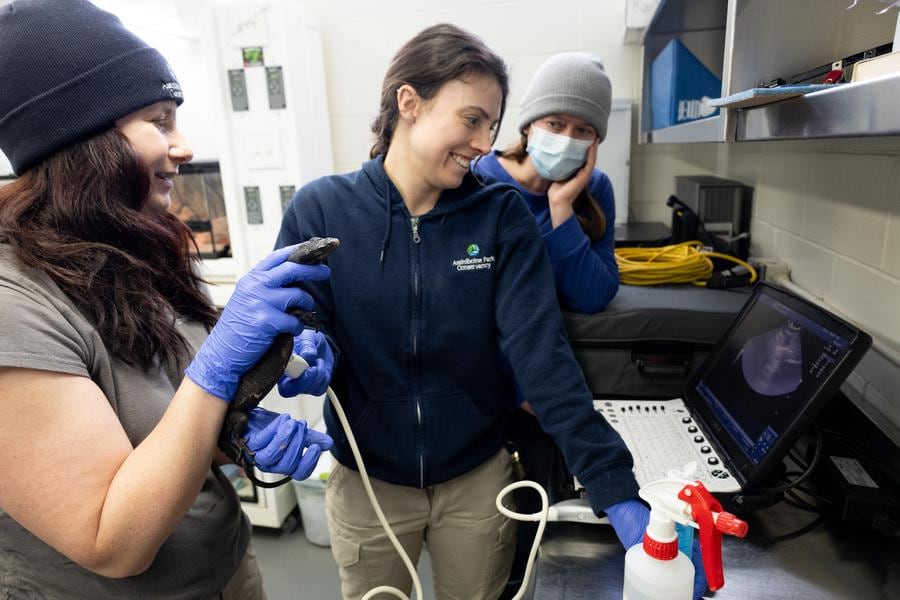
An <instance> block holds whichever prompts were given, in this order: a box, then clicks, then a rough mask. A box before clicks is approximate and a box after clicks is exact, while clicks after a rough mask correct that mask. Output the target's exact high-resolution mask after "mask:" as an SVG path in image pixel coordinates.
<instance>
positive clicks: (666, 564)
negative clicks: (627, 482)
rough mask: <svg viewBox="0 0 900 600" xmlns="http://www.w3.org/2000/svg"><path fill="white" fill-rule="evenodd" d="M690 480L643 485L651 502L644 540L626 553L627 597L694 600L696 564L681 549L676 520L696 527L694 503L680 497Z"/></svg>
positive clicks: (642, 493) (635, 599)
mask: <svg viewBox="0 0 900 600" xmlns="http://www.w3.org/2000/svg"><path fill="white" fill-rule="evenodd" d="M686 484H687V485H690V483H689V482H685V481H676V480H674V479H663V480H660V481H654V482H653V483H650V484H648V485H645V486H644V487H642V488H641V491H640V492H639V494H640V496H641V498H643V499H644V500H646V501H647V503H648V504H650V522H649V523H648V525H647V532H646V534H645V535H644V543H643V544H637V545H635V546H632V547H631V548H630V549H629V550H628V552H627V553H625V587H624V589H623V593H622V598H623V600H692V598H693V595H694V564H693V563H692V562H691V560H690V559H689V558H688V557H687V556H685V555H684V554H682V553H681V552H679V551H678V536H677V535H676V533H675V522H676V521H677V522H679V523H682V524H685V525H692V526H694V527H696V524H695V523H694V522H693V519H692V518H691V513H690V506H688V505H687V503H685V502H683V501H682V500H679V499H678V492H680V491H681V490H682V489H683V488H684V487H685V485H686Z"/></svg>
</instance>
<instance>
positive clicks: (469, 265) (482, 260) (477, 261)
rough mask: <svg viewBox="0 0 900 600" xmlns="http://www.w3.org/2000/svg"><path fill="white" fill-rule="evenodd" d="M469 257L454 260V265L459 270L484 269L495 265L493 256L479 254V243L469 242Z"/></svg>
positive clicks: (467, 252) (467, 248) (467, 251)
mask: <svg viewBox="0 0 900 600" xmlns="http://www.w3.org/2000/svg"><path fill="white" fill-rule="evenodd" d="M466 254H467V255H468V258H458V259H456V260H454V261H453V266H454V267H456V270H457V271H480V270H483V269H488V270H490V268H491V267H493V266H494V257H493V256H478V255H479V254H481V248H479V247H478V244H469V245H468V246H467V247H466Z"/></svg>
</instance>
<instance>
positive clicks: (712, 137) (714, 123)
mask: <svg viewBox="0 0 900 600" xmlns="http://www.w3.org/2000/svg"><path fill="white" fill-rule="evenodd" d="M644 136H645V139H643V140H641V141H643V142H650V143H654V144H687V143H692V142H724V141H725V127H724V117H723V116H722V115H716V116H715V117H709V118H707V119H699V120H697V121H691V122H690V123H683V124H681V125H673V126H672V127H666V128H665V129H654V130H652V131H648V132H646V133H645V134H644Z"/></svg>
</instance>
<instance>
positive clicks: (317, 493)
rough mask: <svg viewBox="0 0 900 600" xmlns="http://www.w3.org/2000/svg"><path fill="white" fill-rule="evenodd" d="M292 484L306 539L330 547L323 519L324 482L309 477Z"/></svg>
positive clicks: (329, 538) (325, 522) (326, 524)
mask: <svg viewBox="0 0 900 600" xmlns="http://www.w3.org/2000/svg"><path fill="white" fill-rule="evenodd" d="M326 460H327V459H326ZM293 484H294V493H295V494H296V495H297V504H298V505H299V506H300V519H301V521H302V522H303V533H304V535H306V539H308V540H309V541H310V543H313V544H315V545H317V546H330V545H331V536H330V535H329V534H328V521H327V520H326V518H325V482H324V481H322V480H320V479H313V478H312V477H311V478H310V479H307V480H305V481H294V482H293Z"/></svg>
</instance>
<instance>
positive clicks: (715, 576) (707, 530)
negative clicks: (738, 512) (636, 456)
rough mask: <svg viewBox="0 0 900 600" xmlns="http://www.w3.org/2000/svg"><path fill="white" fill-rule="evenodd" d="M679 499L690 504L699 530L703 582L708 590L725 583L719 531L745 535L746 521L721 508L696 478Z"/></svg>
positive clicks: (679, 495)
mask: <svg viewBox="0 0 900 600" xmlns="http://www.w3.org/2000/svg"><path fill="white" fill-rule="evenodd" d="M678 498H679V499H680V500H683V501H685V502H686V503H687V504H688V505H690V507H691V516H692V517H693V519H694V522H696V523H697V525H698V527H699V529H700V552H701V554H702V555H703V569H704V570H705V571H706V583H707V585H709V589H710V590H711V591H713V592H714V591H716V590H718V589H721V588H722V587H723V586H724V585H725V575H724V573H723V572H722V534H723V533H726V534H728V535H734V536H737V537H744V536H745V535H747V523H745V522H744V521H742V520H740V519H738V518H737V517H735V516H734V515H732V514H731V513H727V512H725V511H723V510H722V505H721V504H720V503H719V501H718V500H716V499H715V498H713V496H712V494H710V493H709V492H708V491H707V489H706V488H705V487H703V484H702V483H700V482H699V481H697V482H695V483H692V484H690V485H686V486H684V488H682V490H681V491H680V492H678Z"/></svg>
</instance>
